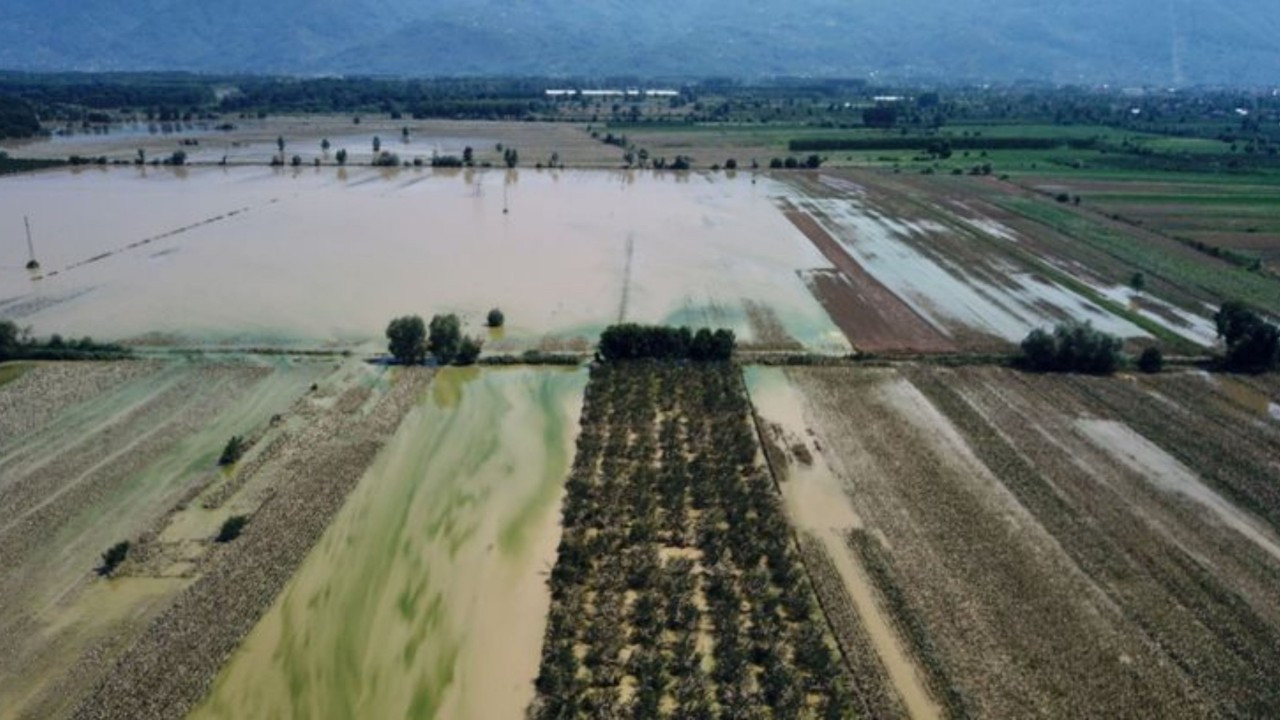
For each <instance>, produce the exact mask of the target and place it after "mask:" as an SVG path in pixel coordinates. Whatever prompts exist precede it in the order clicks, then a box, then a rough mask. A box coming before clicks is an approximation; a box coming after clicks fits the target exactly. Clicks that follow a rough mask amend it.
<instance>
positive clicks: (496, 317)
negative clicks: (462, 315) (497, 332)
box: [486, 308, 506, 328]
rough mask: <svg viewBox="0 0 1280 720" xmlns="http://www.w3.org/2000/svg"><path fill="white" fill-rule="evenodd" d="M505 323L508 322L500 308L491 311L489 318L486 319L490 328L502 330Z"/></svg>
mask: <svg viewBox="0 0 1280 720" xmlns="http://www.w3.org/2000/svg"><path fill="white" fill-rule="evenodd" d="M505 322H506V317H505V316H503V314H502V311H501V310H499V309H498V308H494V309H492V310H490V311H489V317H488V318H487V319H486V324H487V325H488V326H489V327H491V328H500V327H502V325H503V324H504V323H505Z"/></svg>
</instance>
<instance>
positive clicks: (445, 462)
mask: <svg viewBox="0 0 1280 720" xmlns="http://www.w3.org/2000/svg"><path fill="white" fill-rule="evenodd" d="M586 381H587V375H586V372H585V371H582V370H572V371H566V370H529V369H510V370H478V369H474V368H473V369H457V368H450V369H445V370H442V371H441V372H440V373H439V374H438V375H437V376H436V377H435V379H434V380H433V381H432V386H431V390H430V391H429V392H428V393H426V396H425V397H424V398H423V399H422V401H421V402H420V404H419V406H418V407H417V408H415V409H414V411H413V412H411V413H410V415H409V416H408V417H407V418H406V419H405V421H404V423H403V424H402V425H401V426H400V428H399V430H398V431H397V433H396V435H395V437H394V439H393V440H392V441H391V443H390V444H389V445H388V446H387V447H386V448H385V449H384V450H383V452H382V454H381V455H379V457H378V459H377V460H376V461H375V463H374V465H373V467H371V468H370V470H369V471H368V473H367V474H366V475H365V477H364V478H363V479H362V480H361V482H360V484H359V486H357V488H356V489H355V491H354V492H353V493H352V495H351V497H350V498H349V499H348V501H347V504H346V505H345V506H344V507H343V509H342V511H341V512H340V513H339V515H338V516H337V517H336V518H335V519H334V522H333V524H332V525H331V526H330V527H329V529H328V530H327V531H326V533H325V535H324V537H323V538H322V539H321V541H320V543H319V544H318V545H317V546H316V548H315V549H314V550H312V552H311V554H310V555H309V556H308V557H307V560H306V561H305V562H304V563H303V565H302V567H301V568H300V569H299V571H298V573H297V574H296V575H295V576H294V578H293V579H292V580H291V581H290V583H289V585H288V586H287V587H286V588H285V590H284V592H283V593H282V594H281V596H280V597H279V598H277V600H276V603H275V604H274V605H273V606H272V608H271V609H270V610H269V611H268V613H267V615H266V616H264V617H263V619H262V620H261V621H260V622H259V623H258V625H257V627H255V628H254V630H253V631H252V632H251V633H250V634H249V636H248V637H247V638H246V640H245V642H244V643H243V644H242V646H241V647H240V649H239V650H238V651H237V652H236V653H235V654H234V655H233V656H232V658H231V660H230V661H229V662H228V664H227V665H226V666H225V667H224V668H223V670H222V672H221V673H220V674H219V677H218V679H217V680H216V682H215V684H214V687H213V690H212V692H211V694H210V696H209V697H208V698H207V699H206V700H205V702H204V703H203V704H202V705H201V706H200V707H198V708H197V709H196V711H195V712H194V713H193V714H192V716H191V717H192V718H198V719H200V720H208V719H211V718H244V717H255V718H354V717H368V718H415V719H429V718H449V719H450V720H466V719H467V718H485V719H490V718H492V719H494V720H500V719H501V718H512V719H513V720H515V719H516V718H520V717H522V716H523V712H524V708H525V706H526V705H527V704H528V702H529V701H530V700H531V699H532V697H533V685H532V683H533V679H534V677H535V675H536V673H537V667H538V660H539V652H540V649H541V643H542V634H543V631H544V628H545V622H546V618H545V615H546V612H547V609H548V607H549V604H550V597H549V594H548V590H547V587H546V573H547V572H548V571H549V570H550V568H551V566H552V564H553V563H554V561H555V550H556V545H557V543H558V542H559V532H560V530H559V506H560V498H561V495H562V492H563V486H564V480H565V478H566V476H567V474H568V470H569V465H570V462H571V460H572V453H573V443H574V440H575V438H576V436H577V432H578V415H579V412H580V409H581V404H582V394H583V391H584V389H585V386H586Z"/></svg>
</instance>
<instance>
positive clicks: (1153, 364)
mask: <svg viewBox="0 0 1280 720" xmlns="http://www.w3.org/2000/svg"><path fill="white" fill-rule="evenodd" d="M1138 369H1139V370H1141V371H1142V372H1144V373H1158V372H1160V371H1161V370H1163V369H1164V353H1162V352H1160V348H1158V347H1149V348H1147V349H1146V350H1143V351H1142V354H1141V355H1139V356H1138Z"/></svg>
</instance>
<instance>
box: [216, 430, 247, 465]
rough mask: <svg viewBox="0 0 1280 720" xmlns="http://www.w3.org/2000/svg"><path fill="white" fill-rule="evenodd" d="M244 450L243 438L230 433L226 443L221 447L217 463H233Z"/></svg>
mask: <svg viewBox="0 0 1280 720" xmlns="http://www.w3.org/2000/svg"><path fill="white" fill-rule="evenodd" d="M244 451H245V442H244V438H242V437H240V436H239V435H232V436H231V439H230V440H228V441H227V444H226V445H225V446H224V447H223V448H222V455H221V456H220V457H219V458H218V465H219V466H221V467H226V466H228V465H235V464H236V462H237V461H239V460H240V458H241V456H243V455H244Z"/></svg>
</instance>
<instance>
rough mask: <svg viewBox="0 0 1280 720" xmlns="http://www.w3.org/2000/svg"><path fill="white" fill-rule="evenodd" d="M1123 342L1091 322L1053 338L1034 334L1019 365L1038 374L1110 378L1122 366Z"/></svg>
mask: <svg viewBox="0 0 1280 720" xmlns="http://www.w3.org/2000/svg"><path fill="white" fill-rule="evenodd" d="M1121 346H1122V343H1121V342H1120V339H1119V338H1117V337H1115V336H1113V335H1108V334H1107V333H1104V332H1102V331H1100V330H1096V329H1094V327H1093V325H1091V324H1090V323H1088V322H1084V323H1079V322H1068V323H1063V324H1061V325H1058V326H1057V327H1055V328H1054V330H1053V334H1050V333H1048V332H1046V331H1044V330H1040V329H1036V330H1032V331H1031V333H1030V334H1029V335H1027V337H1026V339H1025V340H1023V341H1022V348H1021V350H1022V352H1021V353H1020V354H1019V356H1018V358H1017V364H1018V365H1020V366H1022V367H1023V368H1026V369H1027V370H1032V371H1035V372H1079V373H1087V374H1090V375H1110V374H1111V373H1113V372H1115V370H1116V368H1117V367H1118V366H1119V364H1120V359H1121V358H1120V348H1121Z"/></svg>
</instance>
